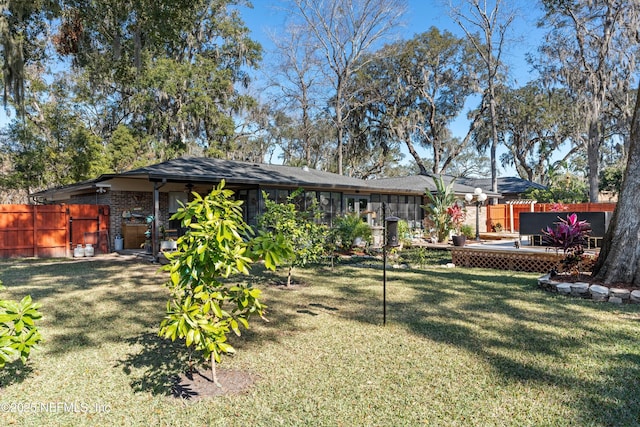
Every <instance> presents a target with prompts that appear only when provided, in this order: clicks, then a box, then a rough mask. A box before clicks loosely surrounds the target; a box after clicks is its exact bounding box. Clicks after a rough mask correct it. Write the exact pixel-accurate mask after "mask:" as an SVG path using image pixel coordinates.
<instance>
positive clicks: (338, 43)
mask: <svg viewBox="0 0 640 427" xmlns="http://www.w3.org/2000/svg"><path fill="white" fill-rule="evenodd" d="M290 1H291V2H292V3H293V6H294V9H295V10H296V15H295V16H294V19H295V18H297V20H298V22H299V23H300V25H302V26H304V27H305V30H304V31H305V33H306V34H307V35H308V36H309V37H310V38H311V40H313V42H314V44H315V46H317V49H318V51H319V52H320V54H321V56H322V60H323V72H324V73H325V74H326V76H327V78H328V79H329V81H330V82H331V86H332V88H333V91H334V93H333V94H332V96H331V97H329V99H327V101H329V103H330V105H331V109H332V110H333V111H332V112H333V117H334V121H335V127H336V132H337V135H336V137H337V148H336V151H337V153H336V157H337V172H338V174H341V175H342V174H343V172H344V160H343V157H344V145H345V129H344V127H345V124H346V121H347V118H348V116H349V114H350V107H349V106H350V105H351V98H352V96H353V93H349V91H347V85H348V81H349V78H350V76H351V75H353V74H354V73H356V72H358V70H359V69H360V68H362V67H364V66H365V65H366V61H362V60H361V59H362V57H363V55H364V54H366V53H367V52H370V51H371V50H372V49H373V48H375V45H376V43H380V42H381V40H382V39H383V38H384V37H387V36H390V35H391V33H392V32H393V30H394V29H395V28H396V26H397V25H399V24H400V22H399V21H400V19H401V17H402V15H403V14H404V11H405V9H406V0H290Z"/></svg>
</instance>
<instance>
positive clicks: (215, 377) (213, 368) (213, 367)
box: [211, 353, 222, 387]
mask: <svg viewBox="0 0 640 427" xmlns="http://www.w3.org/2000/svg"><path fill="white" fill-rule="evenodd" d="M211 379H212V380H213V383H214V384H215V385H216V387H222V384H220V382H219V381H218V373H217V372H216V358H215V356H214V355H213V353H211Z"/></svg>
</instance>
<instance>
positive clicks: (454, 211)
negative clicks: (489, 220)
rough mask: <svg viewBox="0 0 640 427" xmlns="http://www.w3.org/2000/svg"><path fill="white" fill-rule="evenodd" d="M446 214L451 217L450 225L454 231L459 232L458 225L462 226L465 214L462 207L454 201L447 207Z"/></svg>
mask: <svg viewBox="0 0 640 427" xmlns="http://www.w3.org/2000/svg"><path fill="white" fill-rule="evenodd" d="M447 214H448V215H449V217H450V218H451V225H452V226H453V229H454V230H455V231H456V234H460V227H462V224H464V220H465V218H466V216H467V213H466V212H465V211H464V208H462V207H461V206H460V205H458V204H457V203H455V204H453V205H451V206H449V207H448V208H447Z"/></svg>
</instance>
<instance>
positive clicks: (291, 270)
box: [287, 266, 293, 286]
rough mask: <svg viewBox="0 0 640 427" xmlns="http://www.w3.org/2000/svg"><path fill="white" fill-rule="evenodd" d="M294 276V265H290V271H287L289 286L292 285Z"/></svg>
mask: <svg viewBox="0 0 640 427" xmlns="http://www.w3.org/2000/svg"><path fill="white" fill-rule="evenodd" d="M292 277H293V266H291V267H289V272H288V273H287V286H291V278H292Z"/></svg>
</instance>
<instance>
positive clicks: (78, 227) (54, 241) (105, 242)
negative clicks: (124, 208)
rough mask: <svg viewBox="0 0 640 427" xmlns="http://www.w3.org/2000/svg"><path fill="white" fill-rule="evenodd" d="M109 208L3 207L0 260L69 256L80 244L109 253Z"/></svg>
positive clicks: (1, 209) (0, 210)
mask: <svg viewBox="0 0 640 427" xmlns="http://www.w3.org/2000/svg"><path fill="white" fill-rule="evenodd" d="M108 229H109V206H104V205H0V258H12V257H41V258H52V257H66V256H71V255H73V248H74V247H75V246H76V245H79V244H81V245H83V246H84V245H86V244H91V245H93V246H94V251H95V253H108V252H109V250H110V247H109V232H108Z"/></svg>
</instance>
